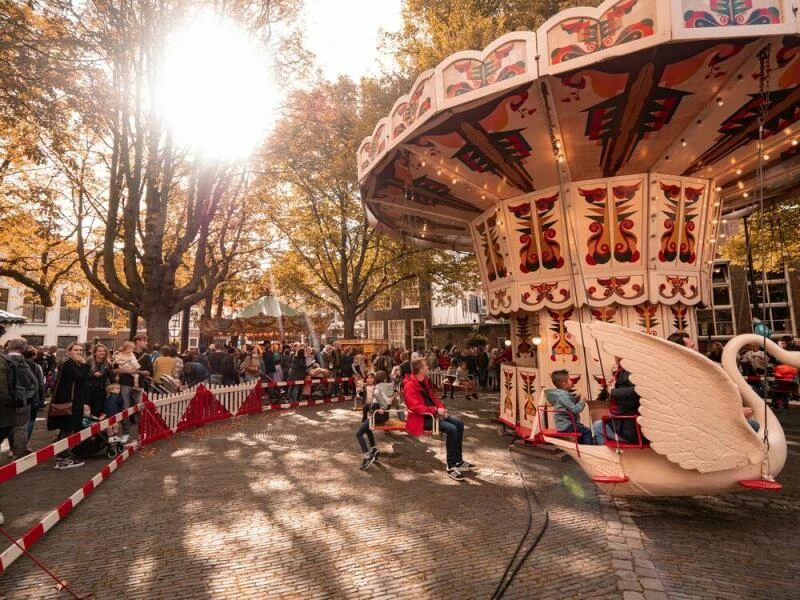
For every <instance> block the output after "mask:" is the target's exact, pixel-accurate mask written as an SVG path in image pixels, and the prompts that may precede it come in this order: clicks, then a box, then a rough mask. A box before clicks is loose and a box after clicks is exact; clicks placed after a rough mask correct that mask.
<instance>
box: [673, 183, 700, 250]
mask: <svg viewBox="0 0 800 600" xmlns="http://www.w3.org/2000/svg"><path fill="white" fill-rule="evenodd" d="M704 189H705V186H700V187H699V188H698V187H689V186H686V187H684V188H683V222H684V224H683V238H682V239H681V247H680V252H679V253H678V257H679V258H680V261H681V262H682V263H687V264H694V262H695V260H696V259H697V251H696V246H697V239H696V238H695V228H696V227H697V224H696V223H695V220H696V219H697V218H698V217H699V216H700V199H701V198H702V197H703V190H704Z"/></svg>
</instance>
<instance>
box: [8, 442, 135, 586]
mask: <svg viewBox="0 0 800 600" xmlns="http://www.w3.org/2000/svg"><path fill="white" fill-rule="evenodd" d="M134 452H136V446H135V445H130V446H128V447H127V448H126V449H125V450H124V451H123V452H122V454H120V455H119V456H117V457H116V458H115V459H114V460H112V461H111V462H110V463H109V464H108V465H106V466H105V467H103V470H102V471H100V472H99V473H98V474H97V475H95V476H94V477H92V478H91V479H90V480H89V481H87V482H86V483H85V484H84V485H82V486H81V488H80V489H79V490H78V491H77V492H75V493H74V494H72V495H71V496H70V497H69V498H67V499H66V500H64V502H62V503H61V504H59V505H58V506H57V507H56V508H55V509H53V510H52V511H50V512H49V513H47V514H46V515H45V517H44V518H43V519H42V520H41V521H39V523H37V524H36V525H34V526H33V527H32V528H31V529H30V530H29V531H28V532H27V533H26V534H25V535H23V536H22V537H21V538H19V539H18V540H17V542H16V544H12V545H11V546H9V547H8V548H6V549H5V551H4V552H3V553H2V554H0V573H2V572H3V571H5V570H6V569H7V568H8V567H9V565H10V564H11V563H13V562H14V561H15V560H16V559H17V558H19V557H20V556H21V555H22V554H23V550H28V549H30V547H31V546H32V545H33V544H34V543H35V542H36V541H37V540H39V539H41V538H42V536H44V534H45V533H47V532H48V531H49V530H50V529H52V528H53V526H54V525H55V524H56V523H58V522H59V521H60V520H61V519H63V518H64V517H66V516H67V515H68V514H69V513H70V512H72V509H73V508H75V506H76V505H77V504H78V503H79V502H80V501H81V500H83V499H84V498H86V496H88V495H89V494H90V493H91V492H92V490H94V489H95V488H96V487H97V486H98V485H100V484H101V483H102V482H103V481H105V480H106V479H107V478H108V476H109V475H111V473H113V472H114V471H116V470H117V467H118V466H119V465H121V464H122V463H123V462H124V461H125V460H126V459H127V458H128V457H130V456H131V455H132V454H133V453H134Z"/></svg>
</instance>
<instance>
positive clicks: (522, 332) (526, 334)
mask: <svg viewBox="0 0 800 600" xmlns="http://www.w3.org/2000/svg"><path fill="white" fill-rule="evenodd" d="M529 318H530V317H529V316H528V315H527V314H526V313H524V312H519V313H517V339H518V340H519V344H517V351H516V354H517V358H525V357H530V355H531V350H532V348H533V346H531V344H530V343H529V341H528V340H530V337H531V333H530V327H529V325H528V320H529Z"/></svg>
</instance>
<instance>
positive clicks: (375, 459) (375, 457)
mask: <svg viewBox="0 0 800 600" xmlns="http://www.w3.org/2000/svg"><path fill="white" fill-rule="evenodd" d="M380 457H381V453H380V451H379V450H378V449H377V448H373V449H372V462H378V459H379V458H380Z"/></svg>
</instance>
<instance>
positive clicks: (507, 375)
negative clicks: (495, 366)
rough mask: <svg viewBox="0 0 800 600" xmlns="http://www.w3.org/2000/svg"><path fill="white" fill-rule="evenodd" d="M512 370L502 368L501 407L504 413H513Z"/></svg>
mask: <svg viewBox="0 0 800 600" xmlns="http://www.w3.org/2000/svg"><path fill="white" fill-rule="evenodd" d="M513 395H514V371H513V370H511V369H503V407H504V408H505V411H504V412H505V414H506V415H513V414H514V398H513ZM515 424H516V423H515Z"/></svg>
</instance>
